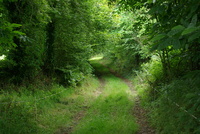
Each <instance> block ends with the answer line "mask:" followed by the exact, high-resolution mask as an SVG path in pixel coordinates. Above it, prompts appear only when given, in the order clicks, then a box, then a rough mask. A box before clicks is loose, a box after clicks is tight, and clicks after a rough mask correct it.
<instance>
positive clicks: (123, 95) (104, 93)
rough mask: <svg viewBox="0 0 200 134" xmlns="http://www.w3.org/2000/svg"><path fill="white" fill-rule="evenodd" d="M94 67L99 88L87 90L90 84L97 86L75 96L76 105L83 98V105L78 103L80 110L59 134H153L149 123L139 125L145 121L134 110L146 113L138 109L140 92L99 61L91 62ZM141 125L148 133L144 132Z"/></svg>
mask: <svg viewBox="0 0 200 134" xmlns="http://www.w3.org/2000/svg"><path fill="white" fill-rule="evenodd" d="M91 64H92V65H93V67H94V68H95V76H97V78H98V79H96V80H97V81H98V87H96V88H95V89H92V90H91V89H89V90H88V89H87V86H88V88H90V85H89V84H91V83H94V81H90V82H89V83H87V84H86V85H85V86H86V88H85V90H81V92H80V93H79V95H78V97H77V94H76V95H75V94H72V95H71V96H74V97H72V98H73V100H74V101H76V102H78V101H77V99H78V98H79V99H80V98H81V100H82V102H81V103H75V104H76V105H77V107H79V109H78V110H75V111H76V113H75V114H73V116H72V121H71V122H70V121H69V123H68V124H67V125H68V127H67V128H62V130H60V131H59V132H58V133H57V134H153V133H148V132H147V131H149V130H148V127H146V126H145V124H146V123H140V121H138V120H140V119H141V117H139V118H138V117H135V116H138V115H139V114H135V113H134V112H133V111H134V110H136V111H139V112H142V113H143V111H140V109H138V102H136V103H135V98H136V92H134V91H133V89H132V85H131V83H130V81H128V80H126V79H123V78H121V77H117V76H115V75H114V74H112V73H111V72H110V70H109V69H108V68H106V67H105V66H103V65H102V64H100V63H99V61H98V60H91ZM97 81H96V82H97ZM130 89H132V90H130ZM69 98H70V96H69V97H68V98H67V99H69ZM68 105H69V104H67V105H66V106H67V107H68ZM133 108H134V110H133ZM75 109H76V108H75ZM69 124H71V125H70V127H69ZM141 125H142V126H144V129H147V130H146V131H145V130H144V129H141V128H143V127H141ZM141 130H142V131H141Z"/></svg>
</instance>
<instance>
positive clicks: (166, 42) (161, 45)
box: [158, 38, 173, 50]
mask: <svg viewBox="0 0 200 134" xmlns="http://www.w3.org/2000/svg"><path fill="white" fill-rule="evenodd" d="M172 40H173V39H172V38H167V39H165V40H164V41H162V42H160V43H159V45H158V50H163V49H164V48H166V47H168V46H170V45H171V44H172Z"/></svg>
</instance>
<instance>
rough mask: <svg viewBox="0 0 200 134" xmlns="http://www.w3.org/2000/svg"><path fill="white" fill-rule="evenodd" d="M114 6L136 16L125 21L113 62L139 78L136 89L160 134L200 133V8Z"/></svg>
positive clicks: (173, 2) (188, 0)
mask: <svg viewBox="0 0 200 134" xmlns="http://www.w3.org/2000/svg"><path fill="white" fill-rule="evenodd" d="M114 1H115V2H118V7H120V10H123V12H126V13H127V12H128V14H131V12H132V14H131V16H129V15H128V16H129V19H128V21H126V20H122V24H123V25H124V26H123V31H126V32H124V33H122V35H121V38H122V43H120V45H118V47H117V48H115V50H114V52H113V53H114V54H115V55H113V59H114V61H115V62H116V63H122V66H124V68H123V70H122V71H121V72H123V73H124V72H125V71H127V69H129V70H133V71H132V72H134V73H135V74H136V75H137V77H136V78H135V79H134V82H135V84H137V86H136V88H137V89H138V90H139V92H140V93H141V97H142V98H143V100H144V101H145V102H147V103H148V104H149V105H148V106H151V108H152V113H151V117H152V122H153V123H154V125H155V126H156V127H157V128H158V131H159V133H199V128H198V123H199V118H200V117H199V112H200V111H199V104H200V102H199V93H200V90H199V89H200V85H199V84H198V83H200V77H199V72H200V71H199V69H200V58H199V48H200V45H199V44H200V40H199V36H200V34H199V32H200V29H199V26H200V23H199V16H200V12H199V11H200V7H199V6H200V2H199V1H198V0H181V1H179V0H159V1H156V0H153V1H152V0H110V2H111V3H112V2H114ZM124 16H126V17H128V16H127V15H124ZM130 21H131V22H130ZM125 28H126V29H125ZM119 29H121V27H119ZM124 29H125V30H124ZM138 29H139V30H138ZM127 33H128V34H127ZM127 35H129V36H127ZM138 37H139V38H138ZM131 38H132V42H131V40H130V39H131ZM124 39H125V41H123V40H124ZM138 40H139V43H138ZM129 42H130V43H129ZM138 44H139V45H138ZM138 46H139V47H138ZM136 56H137V57H138V59H139V60H137V58H136ZM142 59H144V60H142ZM138 61H140V64H139V67H140V69H137V68H136V65H137V64H138ZM127 67H129V68H127ZM117 70H121V68H120V67H117ZM128 72H130V71H128ZM169 107H170V108H169ZM186 111H187V112H186ZM166 116H167V117H169V118H166ZM177 124H178V126H177Z"/></svg>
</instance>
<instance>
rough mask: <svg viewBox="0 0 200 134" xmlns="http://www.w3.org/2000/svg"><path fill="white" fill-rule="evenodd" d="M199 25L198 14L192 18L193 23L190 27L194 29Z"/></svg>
mask: <svg viewBox="0 0 200 134" xmlns="http://www.w3.org/2000/svg"><path fill="white" fill-rule="evenodd" d="M196 24H197V14H195V15H194V16H193V17H192V21H191V23H190V25H189V26H188V27H194V26H196Z"/></svg>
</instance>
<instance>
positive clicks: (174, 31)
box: [167, 25, 185, 37]
mask: <svg viewBox="0 0 200 134" xmlns="http://www.w3.org/2000/svg"><path fill="white" fill-rule="evenodd" d="M184 29H185V27H184V26H182V25H177V26H175V27H173V28H172V29H171V31H169V32H168V33H167V35H168V36H170V37H172V36H174V35H175V34H177V33H180V32H182V31H183V30H184Z"/></svg>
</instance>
